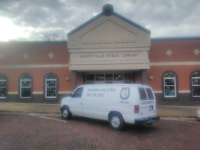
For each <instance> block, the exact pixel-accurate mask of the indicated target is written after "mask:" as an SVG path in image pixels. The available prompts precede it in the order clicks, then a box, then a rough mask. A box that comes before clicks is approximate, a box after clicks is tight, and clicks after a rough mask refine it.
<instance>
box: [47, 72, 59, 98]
mask: <svg viewBox="0 0 200 150" xmlns="http://www.w3.org/2000/svg"><path fill="white" fill-rule="evenodd" d="M56 96H57V77H56V76H55V75H52V74H50V75H48V76H47V77H46V79H45V97H46V98H56Z"/></svg>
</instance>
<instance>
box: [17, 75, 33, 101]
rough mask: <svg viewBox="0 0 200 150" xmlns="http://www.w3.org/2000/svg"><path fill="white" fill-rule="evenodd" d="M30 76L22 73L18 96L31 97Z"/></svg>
mask: <svg viewBox="0 0 200 150" xmlns="http://www.w3.org/2000/svg"><path fill="white" fill-rule="evenodd" d="M31 84H32V80H31V77H30V76H28V75H23V76H22V77H21V78H20V98H30V97H31Z"/></svg>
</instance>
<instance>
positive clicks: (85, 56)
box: [70, 52, 141, 61]
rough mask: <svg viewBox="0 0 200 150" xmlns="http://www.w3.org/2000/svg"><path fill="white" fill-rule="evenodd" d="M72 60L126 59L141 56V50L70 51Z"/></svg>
mask: <svg viewBox="0 0 200 150" xmlns="http://www.w3.org/2000/svg"><path fill="white" fill-rule="evenodd" d="M70 57H71V58H72V59H73V60H76V59H77V60H79V61H80V60H81V61H82V60H86V61H88V60H127V59H139V58H141V52H115V53H72V54H71V56H70Z"/></svg>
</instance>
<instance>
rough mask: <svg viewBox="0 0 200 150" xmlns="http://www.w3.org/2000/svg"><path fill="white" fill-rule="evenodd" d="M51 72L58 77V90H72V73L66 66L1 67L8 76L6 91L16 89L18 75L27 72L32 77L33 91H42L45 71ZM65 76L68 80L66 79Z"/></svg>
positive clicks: (2, 71)
mask: <svg viewBox="0 0 200 150" xmlns="http://www.w3.org/2000/svg"><path fill="white" fill-rule="evenodd" d="M50 72H53V73H55V74H56V75H57V76H58V78H59V87H58V90H59V91H72V73H71V71H69V70H68V68H32V69H27V68H26V69H1V73H4V74H6V75H7V77H8V82H9V84H8V91H9V92H11V91H12V92H13V91H18V84H19V83H18V81H19V77H20V75H21V74H23V73H29V74H30V75H32V77H33V91H43V87H44V77H45V75H46V74H47V73H50ZM66 77H69V78H70V81H66Z"/></svg>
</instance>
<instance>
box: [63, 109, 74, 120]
mask: <svg viewBox="0 0 200 150" xmlns="http://www.w3.org/2000/svg"><path fill="white" fill-rule="evenodd" d="M71 116H72V114H71V112H70V111H69V109H68V108H64V109H63V110H62V118H63V119H70V118H71Z"/></svg>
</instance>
